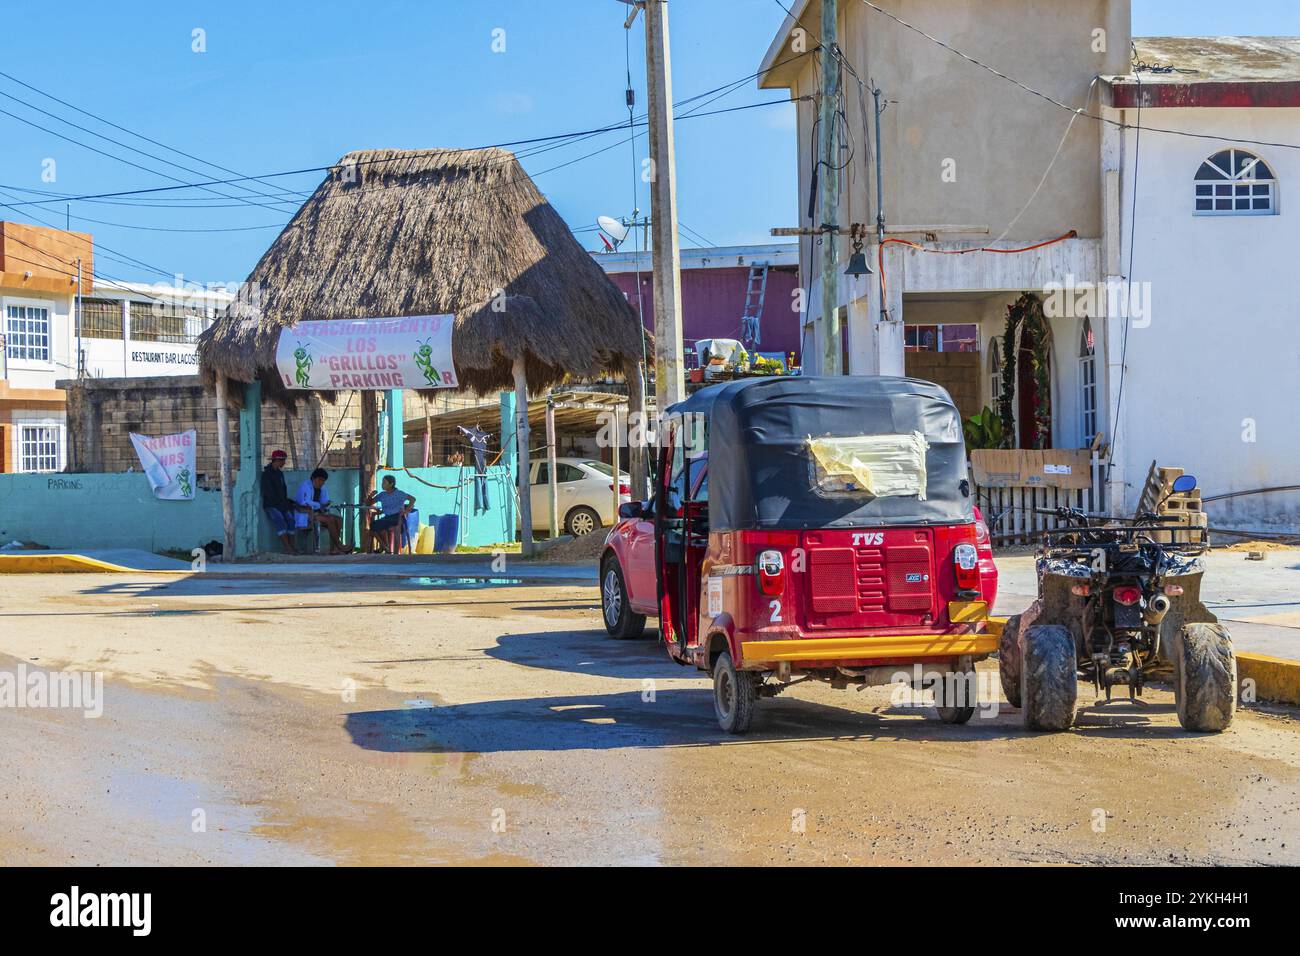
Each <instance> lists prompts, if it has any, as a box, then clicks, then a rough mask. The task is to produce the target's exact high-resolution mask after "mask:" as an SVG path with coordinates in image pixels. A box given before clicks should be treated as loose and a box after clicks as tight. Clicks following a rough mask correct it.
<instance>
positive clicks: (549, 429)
mask: <svg viewBox="0 0 1300 956" xmlns="http://www.w3.org/2000/svg"><path fill="white" fill-rule="evenodd" d="M546 474H547V488H546V496H547V499H548V500H549V501H550V503H551V524H550V531H551V539H552V540H554V539H555V538H558V537H559V536H560V488H559V485H558V484H556V482H557V481H558V476H557V475H556V473H555V398H554V397H553V396H552V395H547V396H546Z"/></svg>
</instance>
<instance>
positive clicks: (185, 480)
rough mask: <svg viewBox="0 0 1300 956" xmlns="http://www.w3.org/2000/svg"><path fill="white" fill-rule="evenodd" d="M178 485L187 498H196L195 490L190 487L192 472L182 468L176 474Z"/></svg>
mask: <svg viewBox="0 0 1300 956" xmlns="http://www.w3.org/2000/svg"><path fill="white" fill-rule="evenodd" d="M176 484H177V485H178V486H179V487H180V489H181V494H182V495H184V496H185V497H186V498H192V497H194V489H193V488H192V487H190V470H189V469H188V468H182V469H181V470H180V471H178V472H177V473H176Z"/></svg>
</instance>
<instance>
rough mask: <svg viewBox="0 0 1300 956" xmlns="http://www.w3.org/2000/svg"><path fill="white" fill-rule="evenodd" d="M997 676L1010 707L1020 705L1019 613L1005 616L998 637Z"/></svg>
mask: <svg viewBox="0 0 1300 956" xmlns="http://www.w3.org/2000/svg"><path fill="white" fill-rule="evenodd" d="M998 676H999V677H1001V678H1002V693H1003V694H1005V695H1006V698H1007V701H1008V702H1009V703H1010V704H1011V706H1012V707H1019V706H1020V615H1019V614H1013V615H1011V617H1009V618H1007V623H1006V624H1005V625H1004V626H1003V628H1002V636H1001V637H999V638H998Z"/></svg>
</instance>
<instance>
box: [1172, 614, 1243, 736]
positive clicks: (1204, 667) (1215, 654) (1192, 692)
mask: <svg viewBox="0 0 1300 956" xmlns="http://www.w3.org/2000/svg"><path fill="white" fill-rule="evenodd" d="M1173 644H1174V646H1173V647H1172V648H1171V649H1170V650H1171V651H1172V655H1171V656H1172V657H1173V659H1174V702H1175V706H1176V707H1177V710H1178V722H1179V723H1180V724H1182V725H1183V729H1184V730H1191V731H1199V732H1201V733H1219V732H1220V731H1223V730H1226V729H1227V728H1228V725H1229V724H1231V723H1232V716H1233V714H1234V713H1236V710H1237V658H1236V656H1235V655H1234V654H1233V653H1232V638H1230V637H1229V636H1228V632H1227V630H1226V629H1225V628H1224V627H1223V626H1222V625H1221V624H1184V625H1183V627H1182V629H1181V630H1180V631H1179V632H1178V633H1177V635H1176V636H1175V637H1174V640H1173Z"/></svg>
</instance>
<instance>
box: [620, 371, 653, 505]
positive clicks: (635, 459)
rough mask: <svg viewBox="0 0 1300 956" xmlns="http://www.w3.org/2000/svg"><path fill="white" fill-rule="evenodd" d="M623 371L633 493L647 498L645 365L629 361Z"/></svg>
mask: <svg viewBox="0 0 1300 956" xmlns="http://www.w3.org/2000/svg"><path fill="white" fill-rule="evenodd" d="M623 375H624V377H625V378H626V379H627V417H628V428H627V470H628V474H629V475H631V476H632V497H633V498H634V499H635V500H637V501H645V500H646V499H647V498H649V497H650V493H649V480H648V471H647V469H646V451H647V449H646V444H647V441H648V436H649V434H650V429H649V428H648V427H647V422H646V420H645V377H644V376H645V366H644V365H643V364H641V363H640V362H628V363H627V366H626V368H625V369H624V372H623Z"/></svg>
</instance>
